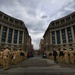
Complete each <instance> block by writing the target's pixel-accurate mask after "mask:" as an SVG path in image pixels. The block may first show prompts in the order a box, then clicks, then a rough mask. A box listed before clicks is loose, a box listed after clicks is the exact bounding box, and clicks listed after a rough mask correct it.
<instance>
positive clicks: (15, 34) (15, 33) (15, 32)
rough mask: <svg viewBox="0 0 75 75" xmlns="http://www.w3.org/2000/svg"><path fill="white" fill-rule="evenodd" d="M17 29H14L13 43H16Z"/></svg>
mask: <svg viewBox="0 0 75 75" xmlns="http://www.w3.org/2000/svg"><path fill="white" fill-rule="evenodd" d="M17 37H18V30H15V31H14V43H15V44H17Z"/></svg>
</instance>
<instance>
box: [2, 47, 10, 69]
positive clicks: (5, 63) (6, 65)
mask: <svg viewBox="0 0 75 75" xmlns="http://www.w3.org/2000/svg"><path fill="white" fill-rule="evenodd" d="M9 56H10V50H9V49H8V47H7V46H6V47H5V48H4V51H3V68H4V70H7V69H9Z"/></svg>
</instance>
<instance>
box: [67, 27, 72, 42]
mask: <svg viewBox="0 0 75 75" xmlns="http://www.w3.org/2000/svg"><path fill="white" fill-rule="evenodd" d="M67 34H68V41H69V43H71V42H72V33H71V27H69V28H67Z"/></svg>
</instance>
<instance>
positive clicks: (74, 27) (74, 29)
mask: <svg viewBox="0 0 75 75" xmlns="http://www.w3.org/2000/svg"><path fill="white" fill-rule="evenodd" d="M73 31H74V37H75V25H74V26H73Z"/></svg>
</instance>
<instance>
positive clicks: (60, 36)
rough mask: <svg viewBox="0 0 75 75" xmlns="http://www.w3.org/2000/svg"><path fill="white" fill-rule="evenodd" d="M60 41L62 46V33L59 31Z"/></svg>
mask: <svg viewBox="0 0 75 75" xmlns="http://www.w3.org/2000/svg"><path fill="white" fill-rule="evenodd" d="M60 41H61V44H62V32H61V30H60Z"/></svg>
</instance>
